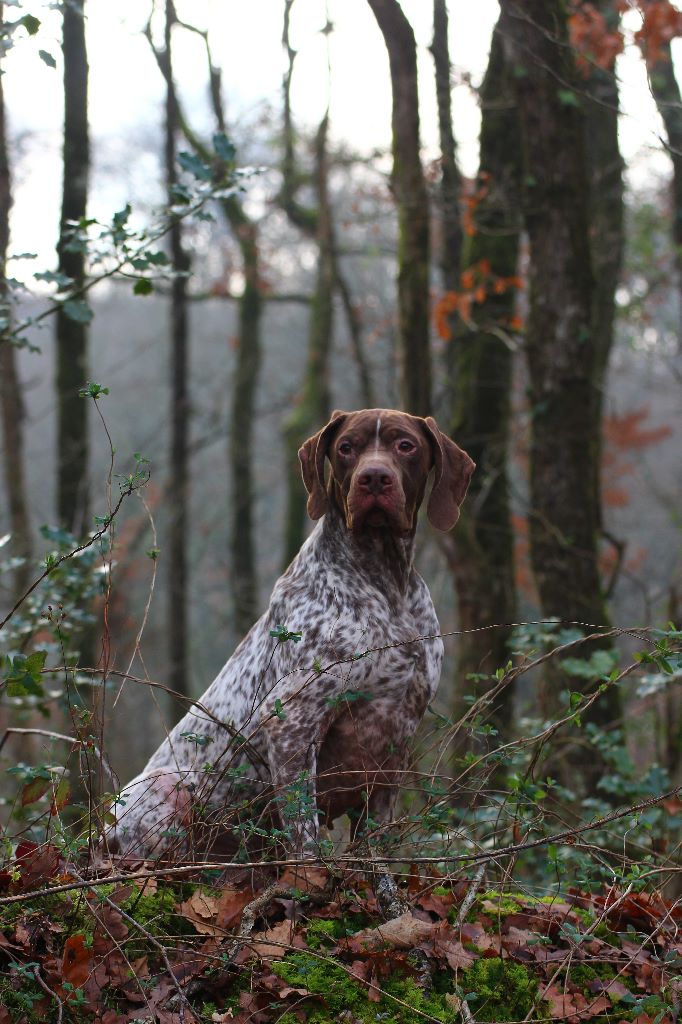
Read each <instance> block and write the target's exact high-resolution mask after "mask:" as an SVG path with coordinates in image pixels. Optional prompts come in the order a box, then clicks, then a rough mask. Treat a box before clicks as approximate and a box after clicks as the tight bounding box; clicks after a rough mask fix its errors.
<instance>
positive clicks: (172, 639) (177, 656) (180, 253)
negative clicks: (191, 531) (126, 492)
mask: <svg viewBox="0 0 682 1024" xmlns="http://www.w3.org/2000/svg"><path fill="white" fill-rule="evenodd" d="M176 21H177V17H176V13H175V5H174V3H173V0H166V18H165V23H164V60H165V64H166V69H167V73H166V76H165V77H166V114H165V125H164V166H165V176H166V191H167V195H168V199H167V202H168V206H169V207H172V206H173V203H174V201H175V189H176V187H177V183H178V177H177V166H176V160H177V154H176V149H177V146H176V135H177V131H178V127H179V120H178V109H177V101H176V95H175V85H174V82H173V56H172V47H171V35H172V31H173V25H174V24H175V23H176ZM168 243H169V248H170V260H171V267H172V270H173V281H172V285H171V306H170V332H171V353H170V375H171V407H170V423H171V452H170V472H171V477H172V492H171V494H172V500H171V501H170V502H169V524H168V633H169V638H168V655H169V660H170V674H169V682H170V687H171V689H173V690H175V692H176V693H179V694H182V695H184V696H189V691H190V686H189V679H188V677H187V588H188V585H189V580H188V572H187V531H188V500H189V459H188V452H187V445H188V436H189V394H188V390H187V379H188V369H189V358H188V329H187V273H188V271H189V258H188V256H187V254H186V252H185V250H184V247H183V244H182V225H181V222H180V220H179V219H178V218H177V217H175V218H173V219H172V220H171V224H170V230H169V234H168Z"/></svg>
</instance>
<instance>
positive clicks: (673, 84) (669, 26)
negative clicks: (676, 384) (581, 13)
mask: <svg viewBox="0 0 682 1024" xmlns="http://www.w3.org/2000/svg"><path fill="white" fill-rule="evenodd" d="M639 7H640V8H641V10H642V14H643V18H644V20H643V24H642V27H641V29H640V31H639V32H638V33H637V34H636V38H637V41H638V42H639V45H640V47H641V49H642V53H643V54H644V59H645V62H646V69H647V74H648V76H649V85H650V87H651V93H652V95H653V97H654V100H655V101H656V107H657V109H658V112H659V114H660V115H661V119H662V121H663V125H664V127H665V133H666V135H667V137H668V154H669V156H670V159H671V161H672V167H673V176H672V183H671V192H672V203H673V222H672V236H673V242H674V243H675V262H676V266H677V278H678V290H679V294H680V325H679V327H678V347H679V349H680V351H682V96H681V95H680V87H679V84H678V82H677V78H676V77H675V68H674V65H673V59H672V49H671V40H672V39H673V38H674V37H676V36H679V35H682V11H678V10H677V9H676V8H675V7H673V5H672V4H671V3H670V0H639Z"/></svg>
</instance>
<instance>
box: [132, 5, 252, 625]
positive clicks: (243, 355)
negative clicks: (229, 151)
mask: <svg viewBox="0 0 682 1024" xmlns="http://www.w3.org/2000/svg"><path fill="white" fill-rule="evenodd" d="M182 24H183V25H184V27H185V28H187V29H189V30H190V31H193V32H198V31H199V30H197V29H195V28H194V27H193V26H191V25H187V24H185V23H184V22H183V23H182ZM199 35H201V36H202V37H203V39H204V43H205V46H206V55H207V60H208V73H209V92H210V99H211V106H212V108H213V114H214V117H215V123H216V128H217V130H218V131H219V132H222V133H225V130H226V123H225V111H224V108H223V100H222V75H221V72H220V68H218V67H216V66H215V65H214V64H213V60H212V57H211V50H210V46H209V41H208V36H207V35H206V34H205V33H203V32H199ZM147 38H148V39H149V42H150V45H152V49H153V52H154V56H155V57H156V60H157V63H158V65H159V69H160V70H161V73H162V74H163V76H164V78H165V80H166V86H167V88H171V89H173V96H174V104H175V114H176V118H177V122H178V125H179V127H180V128H181V130H182V133H183V135H184V136H185V138H186V139H187V141H188V143H189V144H190V146H192V148H193V149H194V151H195V152H196V153H197V154H198V155H199V156H200V157H201V158H202V160H204V162H205V163H206V164H211V163H212V164H213V165H214V167H215V170H216V174H217V175H218V176H220V177H222V175H223V173H224V170H225V168H224V167H221V166H220V162H219V161H216V157H215V154H214V153H212V152H211V151H210V150H209V148H208V146H206V145H205V144H204V143H203V142H202V141H201V139H200V138H199V136H198V135H196V133H195V132H194V131H193V130H192V128H191V126H190V125H189V123H188V121H187V119H186V117H185V115H184V113H183V111H182V109H181V107H180V102H179V99H178V96H177V92H176V91H175V89H174V84H173V80H172V76H169V68H168V65H167V62H166V60H165V55H164V54H163V53H160V52H159V51H158V50H156V49H155V48H154V46H153V42H152V38H151V33H150V32H149V31H147ZM220 208H221V210H222V212H223V215H224V217H225V220H226V221H227V223H228V224H229V225H230V228H231V230H232V232H233V234H234V236H235V239H236V241H237V244H238V245H239V249H240V251H241V256H242V266H243V270H244V291H243V292H242V294H241V296H240V297H239V300H238V304H237V306H238V320H239V328H238V339H239V343H238V348H237V365H236V368H235V374H234V381H233V387H232V405H231V410H230V433H229V466H230V476H231V495H232V497H231V501H230V528H229V544H228V546H229V557H230V590H231V595H232V611H233V619H234V629H235V634H236V636H237V638H238V639H240V638H241V637H242V636H244V635H245V634H246V633H247V632H248V630H249V629H250V628H251V626H252V625H253V623H254V622H255V620H256V618H257V616H258V611H257V609H258V585H257V578H256V558H255V544H254V527H253V512H254V487H253V471H252V462H253V424H254V420H255V412H254V408H255V396H256V388H257V385H258V380H259V376H260V367H261V363H262V342H261V319H262V313H263V303H264V291H263V284H262V281H261V274H260V256H259V242H258V227H257V225H256V223H255V222H254V221H253V220H251V219H250V218H249V217H248V216H247V214H246V213H245V211H244V208H243V206H242V205H241V203H240V202H239V200H238V198H237V197H236V196H234V195H233V196H227V197H225V198H223V199H221V200H220Z"/></svg>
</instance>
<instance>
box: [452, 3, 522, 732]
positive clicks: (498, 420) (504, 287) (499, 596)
mask: <svg viewBox="0 0 682 1024" xmlns="http://www.w3.org/2000/svg"><path fill="white" fill-rule="evenodd" d="M504 30H505V27H504V24H503V23H498V26H497V27H496V30H495V32H494V34H493V38H492V44H491V49H490V57H489V60H488V70H487V72H486V76H485V79H484V81H483V85H482V88H481V114H482V120H481V136H480V167H479V174H478V186H479V188H480V190H481V191H483V188H485V189H486V190H487V193H486V195H485V197H484V199H482V201H481V202H480V204H479V206H478V208H477V210H476V232H475V234H473V235H472V236H471V237H470V238H468V239H467V241H466V243H465V244H464V249H463V253H462V264H461V266H462V269H463V270H464V271H467V270H468V271H469V272H470V273H477V274H479V279H480V280H481V281H482V282H484V283H483V284H482V287H483V289H484V292H485V297H484V298H483V300H482V301H481V302H479V303H477V304H475V305H474V306H473V308H472V311H471V317H472V321H471V326H468V325H467V324H466V323H465V322H464V321H462V322H461V326H460V327H459V328H458V330H457V335H456V340H453V341H451V342H450V346H451V347H452V348H453V349H454V352H453V355H452V356H451V366H452V367H453V370H454V379H453V390H454V406H453V409H452V411H451V421H452V425H453V426H452V430H453V436H455V437H456V438H457V441H458V443H459V444H461V445H462V446H463V447H464V448H465V449H466V451H468V452H469V454H470V455H471V456H472V458H473V459H474V460H475V461H476V464H477V469H476V473H475V474H474V476H473V478H472V481H471V486H470V489H469V495H468V498H467V501H466V503H465V505H464V507H463V509H462V515H461V517H460V522H459V524H458V527H457V530H456V531H454V533H453V534H452V536H451V537H450V538H449V541H450V544H449V546H448V550H449V551H450V552H451V555H452V566H453V572H454V576H455V585H456V587H457V596H458V608H459V616H460V628H461V629H463V630H468V631H470V632H466V633H465V634H464V635H463V636H462V638H461V641H460V648H459V658H458V678H459V679H460V680H461V681H463V680H464V679H466V676H467V675H468V674H469V673H473V672H476V673H486V674H489V675H491V674H492V673H494V672H495V670H496V669H498V668H500V667H502V666H504V665H505V664H506V662H507V661H508V659H509V648H508V642H509V638H510V633H511V629H510V627H509V626H508V625H506V624H508V623H512V622H515V621H516V585H515V579H514V536H513V529H512V523H511V512H510V507H509V476H508V470H507V459H508V447H509V428H510V414H511V391H512V365H513V353H512V337H511V335H510V333H509V323H510V321H511V318H512V316H513V313H514V307H515V296H516V290H515V288H514V286H513V283H512V279H513V278H514V277H515V275H516V273H517V263H518V251H519V233H520V229H521V223H520V215H519V206H520V188H521V181H520V178H521V148H520V141H519V120H518V113H517V110H516V105H515V103H514V100H513V96H512V95H511V94H510V81H509V80H510V71H509V66H508V64H507V61H506V60H505V55H504V45H503V36H504ZM483 267H485V270H482V269H481V268H483ZM471 268H474V269H473V270H472V269H471ZM454 270H455V268H454V267H452V268H450V269H449V278H450V279H454V277H455V273H454ZM496 284H497V287H496ZM457 285H458V286H459V275H458V276H457ZM474 321H475V323H474ZM490 626H496V627H497V628H494V629H489V628H486V627H490ZM512 699H513V692H512V690H511V688H507V690H505V691H504V693H503V694H502V695H501V696H500V697H499V698H498V701H497V704H496V706H495V707H494V708H492V709H491V712H490V718H491V720H492V722H493V724H494V725H495V727H496V728H497V731H498V738H499V740H500V741H502V742H504V741H505V740H507V739H509V738H510V731H511V729H512V725H513V721H514V717H513V714H512Z"/></svg>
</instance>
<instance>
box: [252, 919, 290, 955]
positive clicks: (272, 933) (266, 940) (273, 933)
mask: <svg viewBox="0 0 682 1024" xmlns="http://www.w3.org/2000/svg"><path fill="white" fill-rule="evenodd" d="M293 937H294V926H293V924H292V923H291V921H280V923H279V924H276V925H274V927H273V928H268V929H267V931H264V932H259V933H258V934H256V935H254V936H253V938H254V941H249V944H248V945H249V949H250V950H251V952H252V953H255V955H256V956H259V957H261V959H263V960H282V959H283V958H284V957H285V956H286V955H287V953H288V952H289V946H291V945H293ZM275 943H277V945H275Z"/></svg>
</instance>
